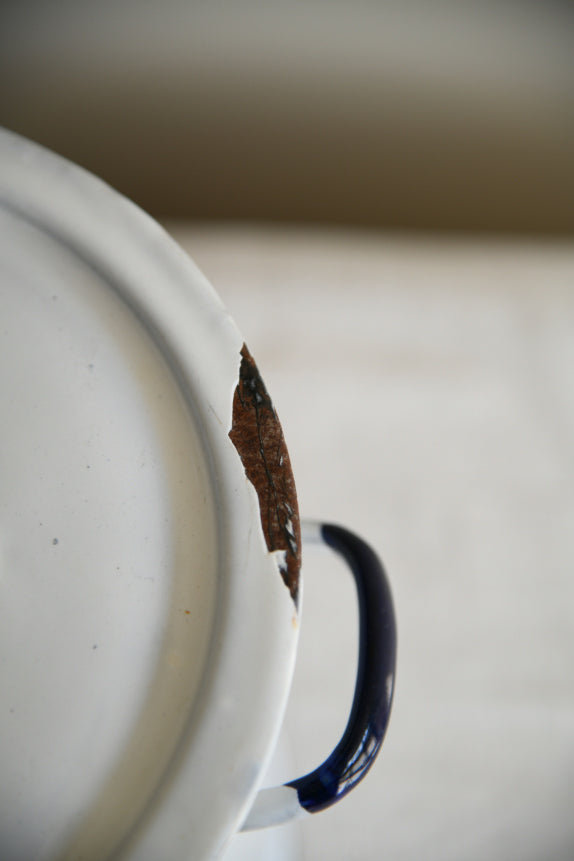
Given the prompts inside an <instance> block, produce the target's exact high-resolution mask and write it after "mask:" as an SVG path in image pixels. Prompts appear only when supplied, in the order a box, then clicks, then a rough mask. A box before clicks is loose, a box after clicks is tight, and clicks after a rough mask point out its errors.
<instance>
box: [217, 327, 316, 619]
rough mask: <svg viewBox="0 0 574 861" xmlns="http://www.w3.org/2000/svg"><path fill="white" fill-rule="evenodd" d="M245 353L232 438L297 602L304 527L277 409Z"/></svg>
mask: <svg viewBox="0 0 574 861" xmlns="http://www.w3.org/2000/svg"><path fill="white" fill-rule="evenodd" d="M241 356H242V360H241V367H240V369H239V382H238V384H237V388H236V389H235V394H234V396H233V422H232V427H231V430H230V432H229V437H230V439H231V441H232V442H233V444H234V446H235V448H236V449H237V451H238V453H239V457H240V458H241V462H242V463H243V467H244V469H245V474H246V476H247V478H248V479H249V481H250V482H251V483H252V485H253V486H254V488H255V490H256V491H257V496H258V497H259V511H260V514H261V526H262V527H263V534H264V536H265V541H266V543H267V549H268V550H269V552H270V553H273V552H275V551H277V550H279V551H284V559H283V560H282V561H281V562H280V565H279V569H280V571H281V576H282V577H283V580H284V581H285V585H286V586H287V588H288V589H289V592H290V593H291V597H292V598H293V600H294V602H295V605H297V602H298V598H299V570H300V568H301V527H300V524H299V509H298V507H297V495H296V492H295V481H294V479H293V473H292V471H291V463H290V461H289V454H288V452H287V446H286V445H285V440H284V438H283V431H282V430H281V425H280V424H279V419H278V418H277V413H276V412H275V410H274V408H273V404H272V402H271V398H270V397H269V395H268V393H267V389H266V388H265V384H264V383H263V380H262V379H261V376H260V375H259V371H258V370H257V365H256V364H255V362H254V361H253V358H252V357H251V355H250V353H249V350H248V349H247V347H246V346H245V344H244V345H243V348H242V350H241Z"/></svg>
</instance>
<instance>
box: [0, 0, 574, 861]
mask: <svg viewBox="0 0 574 861" xmlns="http://www.w3.org/2000/svg"><path fill="white" fill-rule="evenodd" d="M572 10H573V7H572V6H571V4H569V3H565V2H558V0H553V2H525V3H518V2H498V3H489V2H480V3H479V2H469V3H465V4H455V3H444V2H443V3H437V2H428V3H424V2H416V0H405V2H402V3H392V2H378V3H377V2H366V0H359V2H356V3H352V4H351V3H343V2H340V0H332V2H329V3H327V2H320V0H307V2H302V0H301V2H298V0H291V2H288V0H283V2H279V0H274V2H268V3H263V2H260V0H240V2H235V3H217V2H212V3H207V2H199V0H190V2H184V0H164V2H162V3H161V4H160V3H157V2H151V0H141V2H137V3H136V2H135V0H117V2H114V3H112V2H111V0H101V2H99V3H88V2H87V0H76V2H71V0H60V2H55V0H46V2H42V3H40V2H38V0H19V2H12V0H4V2H3V3H2V4H0V124H2V125H5V126H7V127H9V128H12V129H14V130H16V131H19V132H21V133H22V134H25V135H27V136H29V137H31V138H32V139H34V140H37V141H39V142H41V143H44V144H45V145H47V146H49V147H51V148H53V149H55V150H56V151H57V152H59V153H61V154H63V155H65V156H68V157H69V158H71V159H73V160H74V161H76V162H78V163H80V164H82V165H83V166H85V167H87V168H89V169H90V170H92V171H94V172H95V173H97V174H99V175H101V176H103V177H104V178H106V179H107V180H108V181H109V182H111V183H112V184H113V185H114V186H115V187H116V188H119V189H120V190H121V191H123V192H124V193H126V194H128V195H129V196H130V197H132V198H133V199H134V200H136V201H137V202H138V203H140V204H141V205H143V206H144V207H145V208H146V209H148V210H149V211H151V212H152V213H153V214H154V215H155V216H156V217H159V218H161V219H162V220H163V221H164V222H165V224H166V225H167V227H168V229H169V230H170V232H172V233H173V234H174V236H175V237H176V238H177V239H178V240H179V241H180V242H181V243H182V244H183V246H184V248H185V249H186V250H187V251H188V252H189V253H190V254H191V255H192V256H193V257H194V258H195V260H196V261H197V262H198V264H199V265H200V266H201V268H203V270H204V271H205V273H206V274H207V275H208V277H209V278H210V280H211V281H212V283H213V284H214V286H215V287H216V289H217V291H218V292H219V294H220V295H221V296H222V297H223V299H224V301H225V302H226V304H227V305H228V307H229V309H230V310H231V312H232V315H233V316H234V318H235V319H236V321H237V323H238V325H239V327H240V329H241V330H242V332H243V334H244V336H245V339H246V341H247V342H248V344H249V346H250V349H251V351H252V352H253V354H254V356H255V357H256V359H257V361H258V364H259V366H260V368H261V370H262V373H263V376H264V378H265V379H266V382H267V384H268V387H269V389H270V391H271V394H272V396H273V398H274V401H275V404H276V406H277V409H278V412H279V415H280V418H281V420H282V423H283V426H284V430H285V434H286V438H287V443H288V445H289V449H290V453H291V457H292V461H293V465H294V469H295V474H296V478H297V483H298V491H299V497H300V506H301V511H302V514H303V515H304V516H307V517H313V518H315V517H318V518H324V519H327V520H333V521H336V522H341V523H342V524H344V525H347V526H349V527H351V528H354V529H356V530H357V531H358V532H359V533H361V534H363V535H364V536H365V537H366V538H368V539H369V540H370V541H371V542H372V543H373V545H374V546H375V548H376V549H377V550H378V551H379V552H380V554H381V556H382V558H383V559H384V560H385V563H386V566H387V568H388V571H389V574H390V578H391V582H392V586H393V592H394V596H395V602H396V609H397V614H398V623H399V664H398V676H397V688H396V700H395V707H394V713H393V718H392V721H391V726H390V730H389V734H388V738H387V740H386V742H385V745H384V748H383V751H382V753H381V756H380V759H379V760H378V762H377V764H376V766H375V768H374V769H373V771H372V772H371V774H370V775H369V776H368V777H367V779H366V780H365V781H364V783H363V784H361V786H360V787H359V788H358V789H357V790H356V791H355V792H354V793H353V794H352V795H351V796H350V797H349V798H348V799H346V800H345V802H344V803H342V804H341V805H338V806H337V807H336V808H335V809H333V810H332V811H328V812H325V813H324V814H322V815H320V816H317V817H312V818H310V819H309V821H306V822H304V823H303V825H302V827H301V828H300V829H299V830H295V831H294V832H289V833H287V832H285V834H284V840H285V845H286V846H287V845H289V846H291V845H292V842H293V841H294V843H295V845H296V846H297V847H298V848H297V850H296V851H297V853H298V857H301V858H303V859H306V861H315V859H317V858H323V857H325V858H327V857H328V858H330V859H332V861H349V859H356V861H379V859H380V858H389V859H393V861H415V859H417V861H418V859H420V858H424V859H425V861H427V859H428V860H429V861H434V859H436V861H483V859H485V858H488V859H489V861H513V859H520V861H539V859H541V858H548V859H552V861H571V859H572V857H574V822H573V819H572V814H571V810H572V798H573V797H574V577H573V576H572V573H573V565H574V529H573V523H574V455H573V451H574V447H573V442H572V441H573V439H574V373H573V371H572V369H573V368H574V243H573V241H572V237H573V232H574V204H573V201H574V159H573V153H574V107H573V100H574V13H573V11H572ZM304 574H305V607H304V617H303V625H302V635H301V649H300V655H299V660H298V665H297V669H296V676H295V681H294V687H293V696H292V698H291V701H290V705H289V710H288V713H287V716H286V722H285V732H284V737H283V750H284V751H286V753H285V755H284V759H283V762H281V763H278V764H276V776H278V777H285V778H292V777H294V776H295V774H294V773H293V770H294V771H296V772H302V771H304V770H308V769H310V768H313V767H314V766H315V765H317V764H318V762H319V760H320V759H321V758H322V757H323V756H325V755H327V753H328V752H329V750H330V748H331V747H332V746H333V745H334V743H336V741H337V738H338V735H339V734H340V732H341V730H342V729H343V727H344V724H345V720H346V715H347V711H348V708H349V704H350V700H351V696H352V687H353V675H354V662H355V657H356V624H355V621H354V596H353V590H352V585H351V583H350V582H349V578H348V576H347V574H346V572H345V571H344V569H343V568H342V567H341V566H339V565H338V564H337V563H336V562H335V561H334V560H331V559H330V558H326V559H324V558H322V557H321V555H317V554H315V553H314V552H309V553H307V554H306V555H305V562H304ZM239 839H240V840H242V839H243V838H239ZM246 839H247V838H246ZM252 857H258V856H257V855H253V856H252ZM259 857H270V856H268V855H265V854H262V855H260V856H259Z"/></svg>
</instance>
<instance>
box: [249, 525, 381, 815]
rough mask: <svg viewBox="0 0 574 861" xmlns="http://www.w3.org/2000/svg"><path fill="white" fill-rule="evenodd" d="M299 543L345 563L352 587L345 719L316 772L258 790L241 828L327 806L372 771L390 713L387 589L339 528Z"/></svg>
mask: <svg viewBox="0 0 574 861" xmlns="http://www.w3.org/2000/svg"><path fill="white" fill-rule="evenodd" d="M303 535H304V539H305V541H309V540H311V541H313V540H314V541H320V542H323V543H324V544H325V545H327V546H328V547H330V548H331V549H333V550H334V551H335V552H336V553H338V554H340V555H341V556H342V557H343V558H344V559H345V561H346V562H347V564H348V566H349V568H350V570H351V572H352V574H353V577H354V579H355V585H356V587H357V597H358V605H359V659H358V669H357V680H356V683H355V695H354V699H353V705H352V708H351V714H350V716H349V720H348V722H347V726H346V729H345V732H344V733H343V737H342V738H341V741H340V742H339V744H338V745H337V747H336V748H335V750H334V751H333V752H332V753H331V755H330V756H329V757H328V758H327V759H326V760H325V762H324V763H323V764H322V765H320V766H319V768H317V769H315V770H314V771H312V772H310V773H309V774H307V775H305V777H300V778H299V779H298V780H293V781H290V782H289V783H288V784H286V785H285V786H283V787H275V788H273V789H263V790H261V791H260V792H259V794H258V795H257V797H256V799H255V803H254V805H253V807H252V809H251V812H250V814H249V816H248V817H247V821H246V822H245V824H244V826H243V829H244V830H248V829H251V828H261V827H264V826H267V825H273V824H278V823H280V822H286V821H288V820H289V819H292V818H294V817H295V816H297V815H298V814H299V813H302V812H303V811H307V812H308V813H316V812H318V811H319V810H324V809H325V808H326V807H330V806H331V805H332V804H334V803H335V802H337V801H339V800H340V799H341V798H343V796H345V795H346V794H347V793H348V792H350V791H351V789H353V787H355V786H356V785H357V783H359V781H360V780H362V779H363V777H364V776H365V774H366V773H367V771H368V770H369V769H370V767H371V766H372V764H373V762H374V760H375V758H376V756H377V754H378V752H379V749H380V747H381V744H382V742H383V738H384V736H385V732H386V730H387V726H388V723H389V718H390V714H391V705H392V699H393V690H394V683H395V667H396V653H397V632H396V623H395V613H394V609H393V600H392V596H391V590H390V587H389V584H388V581H387V577H386V575H385V571H384V569H383V566H382V564H381V562H380V561H379V559H378V557H377V556H376V554H375V553H374V551H373V550H372V549H371V548H370V547H369V545H368V544H366V543H365V542H364V541H363V540H362V539H361V538H359V537H357V536H356V535H354V534H353V533H352V532H349V531H348V530H347V529H343V528H342V527H340V526H333V525H329V524H312V523H304V524H303Z"/></svg>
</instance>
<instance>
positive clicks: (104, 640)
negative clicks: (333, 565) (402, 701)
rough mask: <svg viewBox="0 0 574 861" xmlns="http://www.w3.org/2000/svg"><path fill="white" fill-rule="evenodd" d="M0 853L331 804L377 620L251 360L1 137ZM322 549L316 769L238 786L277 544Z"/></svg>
mask: <svg viewBox="0 0 574 861" xmlns="http://www.w3.org/2000/svg"><path fill="white" fill-rule="evenodd" d="M0 357H1V362H0V403H1V404H2V407H1V409H2V412H1V437H0V442H1V445H0V566H1V567H0V857H1V858H2V859H3V861H72V859H74V861H79V859H83V861H102V859H112V858H113V859H118V861H119V859H121V861H156V859H159V858H161V859H162V861H184V859H185V861H189V859H194V861H197V859H200V861H201V859H212V858H217V857H220V856H221V855H222V854H223V853H224V852H225V848H226V846H227V845H228V844H229V841H230V839H231V837H232V836H233V835H234V834H235V833H236V832H237V831H238V830H241V829H242V828H245V829H248V828H258V827H261V826H267V825H272V824H274V823H279V822H285V821H288V820H289V819H290V818H292V817H294V816H298V815H308V814H310V813H315V812H316V811H318V810H321V809H323V808H324V807H326V806H328V805H329V804H331V803H333V802H334V801H337V800H338V799H339V798H341V797H342V796H343V795H345V794H346V792H348V791H349V790H350V789H351V788H352V787H353V786H354V785H355V784H356V782H357V781H358V780H359V779H360V778H361V777H362V776H363V775H364V773H365V772H366V771H367V770H368V768H369V767H370V765H371V763H372V761H373V759H374V757H375V756H376V754H377V752H378V750H379V747H380V744H381V742H382V739H383V736H384V732H385V729H386V726H387V722H388V718H389V713H390V708H391V700H392V691H393V684H394V671H395V622H394V616H393V609H392V601H391V596H390V592H389V588H388V584H387V581H386V578H385V575H384V573H383V570H382V568H381V566H380V563H379V562H378V560H377V558H376V557H375V555H374V554H373V553H372V551H371V550H370V549H369V547H368V546H367V545H366V544H365V543H364V542H363V541H361V540H360V539H358V538H357V537H356V536H354V535H353V534H351V533H350V532H348V531H347V530H344V529H341V528H340V527H335V526H328V525H321V524H314V523H303V524H301V523H300V520H299V512H298V509H297V498H296V493H295V484H294V480H293V475H292V472H291V467H290V463H289V455H288V452H287V448H286V446H285V442H284V439H283V434H282V432H281V427H280V425H279V422H278V420H277V416H276V414H275V411H274V408H273V405H272V403H271V400H270V398H269V394H268V393H267V390H266V388H265V386H264V384H263V381H262V379H261V376H260V374H259V371H258V369H257V365H256V363H255V361H254V359H253V358H252V356H251V354H250V352H249V350H248V348H247V347H246V346H245V344H244V343H243V339H242V338H241V336H240V334H239V332H238V330H237V328H236V326H235V324H234V323H233V321H232V320H231V319H230V317H229V315H228V314H227V312H226V310H225V308H224V307H223V306H222V304H221V302H220V301H219V299H218V298H217V296H216V294H215V293H214V291H213V289H212V288H211V287H210V285H209V284H208V283H207V282H206V280H205V279H204V277H203V276H202V275H201V273H200V272H199V271H198V270H197V268H196V267H195V265H194V264H193V263H192V262H191V261H190V260H189V258H188V257H187V256H186V255H185V254H184V253H183V252H182V251H181V250H180V249H179V248H178V246H177V245H176V244H175V243H174V242H173V241H172V240H171V239H170V238H169V237H168V236H167V235H166V234H165V233H164V231H163V230H162V229H161V228H160V227H159V226H158V225H157V224H156V223H155V222H154V221H152V220H151V219H150V218H149V217H148V216H146V215H145V214H144V213H142V212H141V211H140V210H139V209H138V208H137V207H135V206H134V205H133V204H131V203H130V202H129V201H127V200H125V199H124V198H122V197H121V196H120V195H118V194H116V193H115V192H113V191H112V190H111V189H110V188H109V187H107V186H106V185H105V184H103V183H102V182H100V181H99V180H97V179H96V178H94V177H92V176H90V175H89V174H87V173H86V172H84V171H83V170H81V169H80V168H78V167H76V166H73V165H71V164H69V163H68V162H66V161H64V160H62V159H61V158H59V157H57V156H55V155H53V154H51V153H49V152H47V151H46V150H44V149H42V148H40V147H38V146H36V145H35V144H32V143H30V142H27V141H25V140H23V139H21V138H19V137H17V136H16V135H13V134H11V133H9V132H2V133H0ZM305 540H309V541H318V542H321V543H322V544H324V545H325V546H328V547H330V548H331V549H332V550H334V551H335V552H337V553H339V554H342V555H343V557H344V558H345V559H346V560H347V562H348V564H349V568H350V571H351V573H352V574H353V576H354V577H355V581H356V584H357V589H358V596H359V611H360V629H361V632H360V648H359V653H360V657H359V667H358V674H357V686H356V692H355V699H354V703H353V708H352V712H351V715H350V717H349V722H348V725H347V729H346V731H345V734H344V736H343V738H342V739H341V742H340V744H339V745H338V746H337V748H336V749H335V751H333V754H332V755H331V756H330V757H329V759H328V760H327V762H326V763H323V764H322V765H321V766H319V768H317V769H316V771H314V772H312V773H311V774H309V775H306V776H305V777H303V778H299V779H296V780H293V781H292V782H291V783H290V784H288V785H286V786H280V787H274V788H270V789H269V788H265V789H262V788H261V781H262V777H263V773H264V771H265V767H266V765H267V763H268V761H269V758H270V755H271V753H272V751H273V748H274V745H275V742H276V739H277V735H278V731H279V727H280V724H281V720H282V716H283V712H284V709H285V704H286V700H287V696H288V692H289V686H290V681H291V676H292V672H293V664H294V659H295V651H296V646H297V635H298V630H299V611H300V602H301V583H300V565H301V552H302V544H304V542H305Z"/></svg>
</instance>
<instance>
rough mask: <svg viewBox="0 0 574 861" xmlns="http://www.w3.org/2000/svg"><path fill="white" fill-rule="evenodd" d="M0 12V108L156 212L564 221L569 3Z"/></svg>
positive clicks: (172, 2)
mask: <svg viewBox="0 0 574 861" xmlns="http://www.w3.org/2000/svg"><path fill="white" fill-rule="evenodd" d="M0 8H1V12H0V40H1V42H0V64H1V65H0V69H1V74H0V122H1V123H2V124H3V125H5V126H7V127H8V128H11V129H12V130H14V131H18V132H20V133H22V134H24V135H26V136H28V137H30V138H32V139H34V140H37V141H39V142H41V143H44V144H46V145H47V146H48V147H50V148H52V149H55V150H56V151H57V152H60V153H61V154H63V155H65V156H67V157H68V158H70V159H72V160H73V161H76V162H78V163H80V164H82V165H83V166H85V167H86V168H88V169H89V170H91V171H93V172H95V173H96V174H98V175H99V176H102V177H104V178H105V179H107V180H108V181H109V182H110V183H111V184H112V185H113V186H114V187H116V188H119V189H120V190H121V191H123V192H124V193H125V194H126V195H128V196H129V197H131V198H132V199H134V200H135V201H137V202H138V203H139V204H140V205H141V206H143V207H144V208H145V209H147V210H148V211H150V212H151V213H152V214H153V215H155V216H159V217H167V216H169V217H174V216H175V217H178V218H194V219H198V218H199V219H205V218H210V219H212V218H217V219H222V218H223V219H230V218H231V219H266V220H273V221H306V222H308V221H320V222H322V223H329V224H333V223H344V224H358V225H377V226H384V227H393V228H417V229H441V230H472V231H478V230H480V231H489V232H490V231H513V232H516V231H519V232H526V231H528V232H537V233H546V234H548V233H560V234H565V233H566V234H572V231H573V230H574V207H573V203H572V201H573V197H574V159H573V157H572V153H573V152H574V110H573V108H574V50H573V45H574V6H573V5H572V3H570V2H568V0H545V2H536V0H526V2H505V0H503V2H488V0H484V1H483V2H467V3H454V2H435V0H431V2H424V0H403V2H393V0H378V2H377V0H356V2H353V3H350V2H342V0H330V2H326V0H267V2H265V0H239V2H234V3H232V2H218V0H215V2H213V0H212V2H207V0H162V2H161V3H160V2H158V0H115V2H112V0H99V2H89V0H59V2H58V0H36V2H34V0H3V2H2V3H1V4H0Z"/></svg>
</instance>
